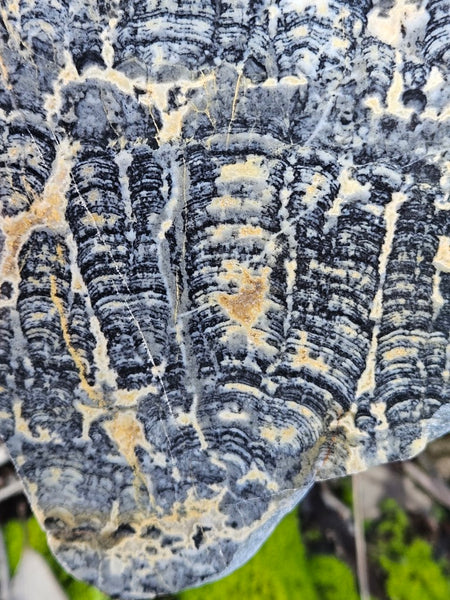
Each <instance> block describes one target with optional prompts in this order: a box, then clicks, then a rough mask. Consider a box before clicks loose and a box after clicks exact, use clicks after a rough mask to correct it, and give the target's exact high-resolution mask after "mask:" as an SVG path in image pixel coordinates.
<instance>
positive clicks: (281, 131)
mask: <svg viewBox="0 0 450 600" xmlns="http://www.w3.org/2000/svg"><path fill="white" fill-rule="evenodd" d="M449 14H450V12H449V5H448V2H447V1H445V0H428V2H426V1H422V0H408V1H406V0H374V1H373V2H372V1H370V0H358V1H354V0H228V1H222V0H220V1H215V0H214V1H209V0H180V1H175V0H106V1H99V2H91V1H90V0H23V1H22V2H20V3H19V2H7V1H6V0H0V27H1V38H0V39H1V42H0V43H1V46H0V85H1V88H0V124H1V129H0V152H1V160H0V199H1V217H0V277H1V282H0V286H1V287H0V437H2V438H3V439H5V440H6V442H7V445H8V448H9V450H10V452H11V454H12V456H13V458H14V461H15V464H16V467H17V469H18V471H19V473H20V475H21V476H22V478H23V480H24V482H25V485H26V489H27V493H28V495H29V497H30V500H31V503H32V506H33V508H34V510H35V511H36V514H37V516H38V518H39V519H40V521H41V522H42V523H43V525H44V526H45V528H46V530H47V533H48V536H49V541H50V544H51V547H52V549H53V551H54V552H55V553H56V556H57V557H58V558H59V560H60V561H61V562H62V563H63V564H64V565H66V567H67V568H68V569H69V570H70V571H71V572H72V573H74V574H75V575H76V576H77V577H80V578H83V579H86V580H87V581H90V582H93V583H94V584H96V585H98V586H99V587H101V588H102V589H104V590H106V591H107V592H109V593H110V594H113V595H114V596H115V597H121V598H125V599H127V598H143V597H146V598H152V597H153V596H154V595H157V594H162V593H166V592H170V591H176V590H180V589H183V588H185V587H189V586H195V585H200V584H201V583H202V582H205V581H209V580H212V579H214V578H217V577H220V576H221V575H224V574H226V573H228V572H230V571H231V570H233V569H234V568H236V567H237V566H239V565H240V564H242V562H244V561H245V560H246V559H247V558H248V557H249V556H250V555H251V554H252V553H253V552H255V551H256V549H257V548H258V546H259V545H260V544H261V543H262V541H263V540H264V539H265V538H266V537H267V535H268V534H269V533H270V531H271V530H272V528H273V527H274V526H275V524H276V523H277V522H278V521H279V519H280V518H281V517H282V516H283V514H285V513H286V511H288V510H290V509H291V508H292V507H293V506H294V505H295V503H297V502H298V501H299V500H300V498H301V497H302V495H304V493H305V492H306V491H307V489H308V488H309V486H310V485H311V484H312V483H313V481H314V480H320V479H324V478H328V477H335V476H339V475H343V474H345V473H351V472H355V471H358V470H361V469H364V468H366V467H368V466H369V465H371V464H376V463H380V462H385V461H392V460H398V459H404V458H407V457H409V456H412V455H413V454H415V453H417V452H418V451H420V450H421V449H422V448H423V447H424V445H425V444H426V442H427V441H428V440H430V439H432V438H435V437H437V436H438V435H441V434H443V433H444V432H446V431H447V430H448V429H449V427H450V426H449V421H450V408H449V404H448V403H449V376H450V375H449V371H450V366H449V363H450V359H449V356H450V354H449V352H450V351H449V330H450V250H449V248H450V219H449V200H448V191H449V189H450V167H449V165H450V161H449V157H448V154H447V155H446V152H447V153H448V149H449V142H448V140H449V125H448V120H449V98H448V96H449V86H448V80H447V78H448V65H449V61H450V49H449V38H450V34H449ZM446 194H447V196H446Z"/></svg>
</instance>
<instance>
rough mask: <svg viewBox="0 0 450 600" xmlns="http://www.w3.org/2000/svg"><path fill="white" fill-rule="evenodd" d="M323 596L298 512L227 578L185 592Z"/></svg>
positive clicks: (280, 599)
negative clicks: (314, 578) (319, 593)
mask: <svg viewBox="0 0 450 600" xmlns="http://www.w3.org/2000/svg"><path fill="white" fill-rule="evenodd" d="M294 593H295V596H296V597H298V598H302V600H320V599H319V597H318V596H317V594H316V591H315V589H314V585H313V583H312V581H311V578H310V577H309V573H308V567H307V559H306V555H305V548H304V546H303V544H302V543H301V539H300V534H299V531H298V522H297V518H296V515H295V513H291V514H289V515H288V516H287V517H286V518H285V519H284V520H283V521H282V522H281V523H280V525H279V526H278V527H277V529H276V530H275V532H274V533H273V534H272V536H271V537H270V538H269V540H268V541H267V542H266V543H265V544H264V546H263V547H262V548H261V550H260V551H259V552H258V553H257V554H256V556H254V557H253V558H252V559H251V560H250V561H249V562H248V563H247V564H246V565H245V566H244V567H242V568H241V569H239V570H238V571H235V572H234V573H232V574H231V575H229V576H228V577H226V578H225V579H222V580H221V581H218V582H216V583H212V584H209V585H206V586H204V587H201V588H198V589H195V590H189V591H187V592H183V593H182V594H181V595H180V597H181V599H182V600H230V598H245V599H246V600H252V599H254V600H257V599H258V600H262V599H265V598H267V599H270V600H291V598H292V597H293V594H294Z"/></svg>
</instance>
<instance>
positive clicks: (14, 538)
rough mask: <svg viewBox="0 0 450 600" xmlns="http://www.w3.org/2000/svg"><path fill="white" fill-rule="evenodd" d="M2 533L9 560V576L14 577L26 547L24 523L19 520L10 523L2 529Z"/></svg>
mask: <svg viewBox="0 0 450 600" xmlns="http://www.w3.org/2000/svg"><path fill="white" fill-rule="evenodd" d="M2 532H3V538H4V542H5V548H6V556H7V559H8V565H9V574H10V577H12V576H13V575H14V573H15V572H16V570H17V565H18V564H19V561H20V557H21V555H22V551H23V548H24V545H25V528H24V523H23V521H19V520H18V519H13V520H11V521H8V522H7V523H6V524H5V525H4V526H3V527H2Z"/></svg>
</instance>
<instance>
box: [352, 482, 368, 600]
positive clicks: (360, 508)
mask: <svg viewBox="0 0 450 600" xmlns="http://www.w3.org/2000/svg"><path fill="white" fill-rule="evenodd" d="M352 487H353V520H354V525H355V550H356V572H357V577H358V586H359V593H360V597H361V600H370V591H369V572H368V568H367V547H366V538H365V536H364V498H363V491H362V486H361V477H360V475H353V476H352Z"/></svg>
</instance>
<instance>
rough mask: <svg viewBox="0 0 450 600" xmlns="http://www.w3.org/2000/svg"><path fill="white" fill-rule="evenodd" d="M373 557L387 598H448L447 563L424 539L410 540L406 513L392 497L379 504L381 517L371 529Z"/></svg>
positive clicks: (413, 599) (449, 587)
mask: <svg viewBox="0 0 450 600" xmlns="http://www.w3.org/2000/svg"><path fill="white" fill-rule="evenodd" d="M374 534H375V536H376V539H377V542H376V545H375V552H374V558H375V560H376V561H377V562H378V564H379V565H380V567H381V569H382V571H383V572H384V574H385V576H386V582H385V587H386V593H387V596H388V597H389V600H448V598H450V579H449V577H448V576H447V574H448V571H449V565H448V564H446V563H445V562H444V561H443V562H442V563H439V562H437V561H436V560H435V559H434V557H433V550H432V547H431V546H430V544H428V543H427V542H426V541H425V540H422V539H419V538H415V539H412V540H410V539H409V538H410V530H409V523H408V517H407V515H406V513H405V512H404V511H403V510H402V509H401V508H400V507H399V506H398V504H397V503H396V502H395V501H394V500H387V501H386V502H384V503H383V505H382V517H381V519H380V521H379V522H378V523H377V524H376V526H375V529H374Z"/></svg>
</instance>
